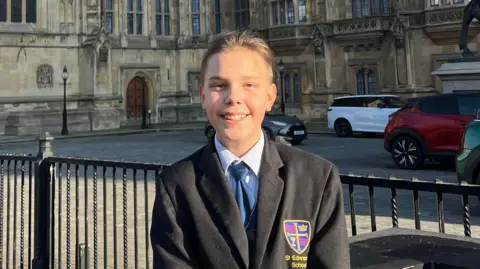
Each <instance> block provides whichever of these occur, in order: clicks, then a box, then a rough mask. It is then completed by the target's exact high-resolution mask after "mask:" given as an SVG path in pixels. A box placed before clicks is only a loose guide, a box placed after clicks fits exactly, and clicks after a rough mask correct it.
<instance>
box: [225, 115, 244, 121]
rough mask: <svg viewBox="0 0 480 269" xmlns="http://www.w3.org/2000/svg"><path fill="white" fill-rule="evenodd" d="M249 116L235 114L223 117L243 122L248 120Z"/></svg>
mask: <svg viewBox="0 0 480 269" xmlns="http://www.w3.org/2000/svg"><path fill="white" fill-rule="evenodd" d="M247 116H248V115H247V114H235V115H230V114H229V115H223V116H222V117H223V118H224V119H226V120H243V119H244V118H246V117H247Z"/></svg>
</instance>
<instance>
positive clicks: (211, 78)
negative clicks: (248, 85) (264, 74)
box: [208, 76, 260, 80]
mask: <svg viewBox="0 0 480 269" xmlns="http://www.w3.org/2000/svg"><path fill="white" fill-rule="evenodd" d="M242 79H260V77H259V76H243V77H242ZM208 80H227V79H226V78H223V77H221V76H212V77H210V78H208Z"/></svg>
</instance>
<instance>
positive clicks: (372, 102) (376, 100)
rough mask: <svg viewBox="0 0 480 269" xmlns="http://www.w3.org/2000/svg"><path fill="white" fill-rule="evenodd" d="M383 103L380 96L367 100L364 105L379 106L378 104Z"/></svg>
mask: <svg viewBox="0 0 480 269" xmlns="http://www.w3.org/2000/svg"><path fill="white" fill-rule="evenodd" d="M380 103H383V102H382V100H380V99H379V98H369V99H367V100H366V101H365V103H364V107H370V108H372V107H374V108H377V107H378V104H380Z"/></svg>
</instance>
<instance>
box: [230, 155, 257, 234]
mask: <svg viewBox="0 0 480 269" xmlns="http://www.w3.org/2000/svg"><path fill="white" fill-rule="evenodd" d="M228 170H229V172H230V175H232V177H233V178H234V179H235V181H236V188H235V190H234V192H235V193H234V194H235V199H236V200H237V204H238V207H239V209H240V214H241V215H242V219H243V224H244V225H247V223H248V221H249V219H250V216H251V215H252V210H253V207H254V205H255V197H254V196H253V193H252V190H251V189H250V187H249V186H248V184H247V182H246V181H245V180H246V178H247V174H248V171H249V168H248V166H247V165H246V164H245V163H244V162H239V163H237V164H235V163H232V164H231V165H230V167H229V168H228Z"/></svg>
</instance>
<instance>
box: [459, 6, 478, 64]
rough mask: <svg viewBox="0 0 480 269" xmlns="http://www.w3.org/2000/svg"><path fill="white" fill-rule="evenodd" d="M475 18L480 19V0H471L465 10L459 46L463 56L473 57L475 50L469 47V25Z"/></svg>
mask: <svg viewBox="0 0 480 269" xmlns="http://www.w3.org/2000/svg"><path fill="white" fill-rule="evenodd" d="M473 18H476V19H477V20H478V21H480V0H471V1H470V2H469V3H468V5H466V6H465V9H464V10H463V22H462V29H461V30H460V41H459V43H458V46H459V47H460V50H461V51H462V56H463V57H473V56H474V55H473V52H472V51H471V50H470V49H469V48H468V46H467V43H468V27H469V26H470V23H471V22H472V20H473Z"/></svg>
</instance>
